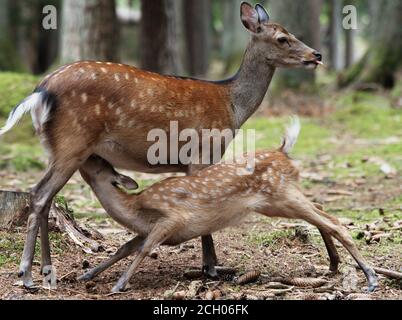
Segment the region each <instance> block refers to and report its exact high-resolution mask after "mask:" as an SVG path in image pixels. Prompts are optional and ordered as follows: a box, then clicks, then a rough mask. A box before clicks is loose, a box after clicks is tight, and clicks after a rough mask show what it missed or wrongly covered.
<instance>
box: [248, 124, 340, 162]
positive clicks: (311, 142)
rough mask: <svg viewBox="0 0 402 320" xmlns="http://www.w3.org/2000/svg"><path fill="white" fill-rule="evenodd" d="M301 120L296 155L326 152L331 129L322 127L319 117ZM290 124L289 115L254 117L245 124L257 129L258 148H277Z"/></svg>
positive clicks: (249, 127)
mask: <svg viewBox="0 0 402 320" xmlns="http://www.w3.org/2000/svg"><path fill="white" fill-rule="evenodd" d="M301 121H302V130H301V133H300V138H299V140H298V142H297V144H296V147H295V150H294V152H293V154H294V155H295V157H297V156H300V155H306V154H310V155H311V154H320V153H322V152H324V151H325V150H326V149H327V148H328V143H327V141H326V140H327V139H328V138H329V137H330V136H331V135H332V133H331V130H328V129H327V128H324V127H322V126H321V124H320V121H319V120H317V119H301ZM288 124H289V118H288V117H281V118H253V119H251V120H249V121H248V122H247V123H246V124H245V126H244V129H255V130H256V135H257V136H256V138H257V142H256V148H257V150H264V149H277V148H279V146H280V144H281V141H282V137H283V134H284V132H285V127H286V126H287V125H288Z"/></svg>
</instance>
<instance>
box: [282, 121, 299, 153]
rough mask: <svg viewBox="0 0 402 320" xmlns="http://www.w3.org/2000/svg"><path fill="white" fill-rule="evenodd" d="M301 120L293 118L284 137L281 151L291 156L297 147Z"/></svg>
mask: <svg viewBox="0 0 402 320" xmlns="http://www.w3.org/2000/svg"><path fill="white" fill-rule="evenodd" d="M300 129H301V126H300V120H299V117H297V116H293V117H291V121H290V125H289V126H288V127H287V128H286V131H285V135H284V137H283V142H282V147H281V151H282V152H284V153H286V154H289V153H290V152H291V151H292V149H293V147H294V146H295V144H296V142H297V139H298V137H299V134H300Z"/></svg>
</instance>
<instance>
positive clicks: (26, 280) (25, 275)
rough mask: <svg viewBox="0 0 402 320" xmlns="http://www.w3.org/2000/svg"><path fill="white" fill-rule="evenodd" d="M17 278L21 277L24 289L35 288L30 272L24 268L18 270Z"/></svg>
mask: <svg viewBox="0 0 402 320" xmlns="http://www.w3.org/2000/svg"><path fill="white" fill-rule="evenodd" d="M18 278H22V284H23V286H24V288H25V289H29V290H31V289H34V288H35V284H34V282H33V280H32V275H31V273H30V272H28V271H24V270H20V271H19V272H18Z"/></svg>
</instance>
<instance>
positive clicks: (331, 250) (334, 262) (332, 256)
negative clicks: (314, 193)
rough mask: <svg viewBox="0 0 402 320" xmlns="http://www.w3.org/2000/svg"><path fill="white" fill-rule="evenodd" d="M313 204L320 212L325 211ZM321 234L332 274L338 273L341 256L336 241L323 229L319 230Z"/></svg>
mask: <svg viewBox="0 0 402 320" xmlns="http://www.w3.org/2000/svg"><path fill="white" fill-rule="evenodd" d="M312 204H313V205H314V207H316V208H317V209H318V210H321V211H322V210H323V209H324V208H323V206H322V205H321V204H319V203H315V202H312ZM328 216H329V215H327V218H328ZM329 217H330V218H332V216H329ZM319 231H320V234H321V237H322V239H323V240H324V243H325V247H326V248H327V252H328V256H329V261H330V264H329V270H330V271H331V272H334V273H336V272H337V271H338V265H339V262H340V259H339V254H338V250H337V249H336V246H335V244H334V241H333V240H332V237H331V235H330V234H328V233H327V232H326V231H325V230H323V229H319Z"/></svg>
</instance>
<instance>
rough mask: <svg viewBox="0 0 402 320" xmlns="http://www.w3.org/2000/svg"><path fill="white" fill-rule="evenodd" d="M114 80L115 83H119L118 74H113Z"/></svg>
mask: <svg viewBox="0 0 402 320" xmlns="http://www.w3.org/2000/svg"><path fill="white" fill-rule="evenodd" d="M114 79H115V80H116V81H117V82H119V81H120V76H119V74H118V73H115V75H114Z"/></svg>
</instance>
